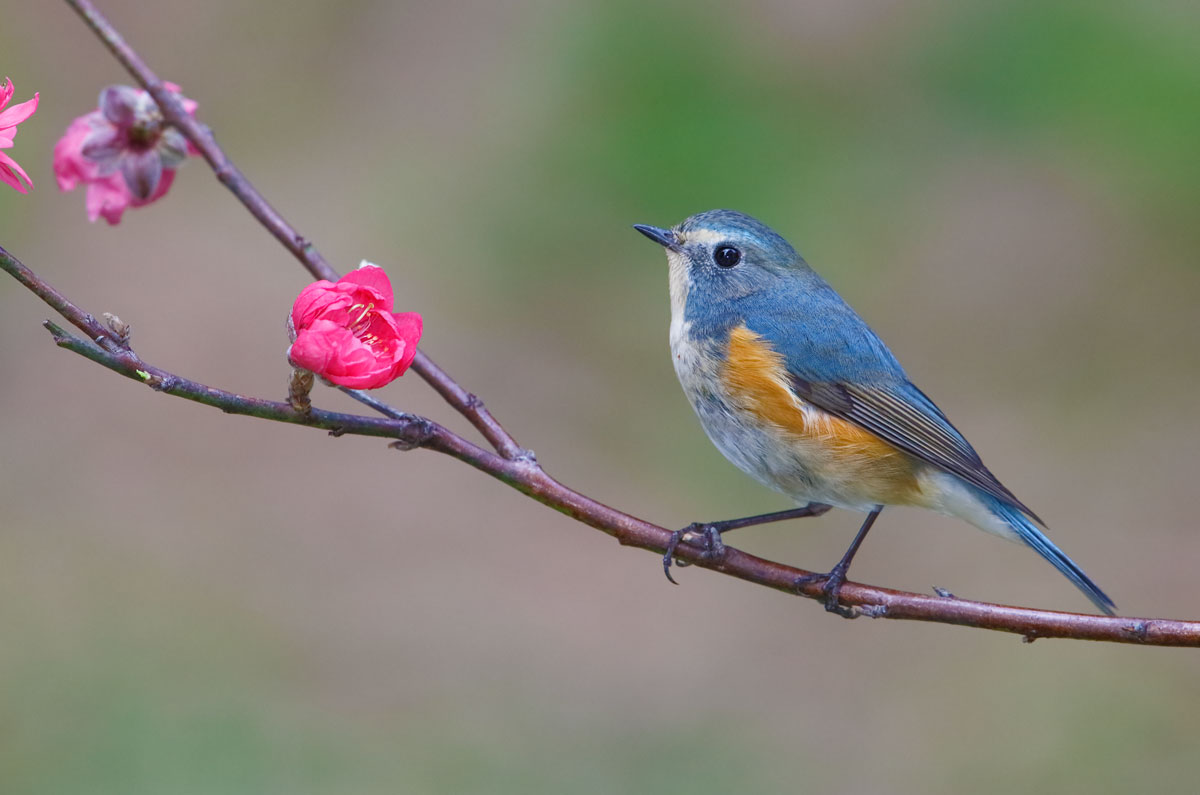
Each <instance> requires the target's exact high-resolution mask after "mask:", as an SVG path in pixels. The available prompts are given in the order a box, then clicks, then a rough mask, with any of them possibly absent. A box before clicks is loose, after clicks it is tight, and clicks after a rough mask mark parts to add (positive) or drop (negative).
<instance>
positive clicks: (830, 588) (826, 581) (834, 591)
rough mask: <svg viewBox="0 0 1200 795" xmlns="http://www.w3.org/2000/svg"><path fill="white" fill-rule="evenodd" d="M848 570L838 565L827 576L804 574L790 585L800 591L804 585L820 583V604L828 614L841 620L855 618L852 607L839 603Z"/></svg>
mask: <svg viewBox="0 0 1200 795" xmlns="http://www.w3.org/2000/svg"><path fill="white" fill-rule="evenodd" d="M848 568H849V567H848V566H843V565H842V564H841V563H839V564H838V565H836V566H834V567H833V569H832V570H830V571H829V573H828V574H806V575H804V576H803V577H797V578H796V579H795V581H794V582H793V583H792V587H794V588H796V589H797V590H800V589H801V588H803V587H804V586H806V585H812V584H813V583H817V582H820V583H822V585H821V594H822V598H821V603H822V604H824V605H825V609H826V610H828V611H829V612H830V613H837V614H838V615H839V616H841V617H842V618H857V617H858V613H857V612H856V611H855V610H854V608H853V607H847V606H845V605H843V604H842V603H841V594H842V586H843V585H844V584H845V582H846V570H847V569H848Z"/></svg>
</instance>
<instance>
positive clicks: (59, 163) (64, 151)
mask: <svg viewBox="0 0 1200 795" xmlns="http://www.w3.org/2000/svg"><path fill="white" fill-rule="evenodd" d="M165 85H166V87H167V88H168V89H169V90H170V91H173V92H175V93H179V86H176V85H174V84H173V83H166V84H165ZM181 99H182V100H183V106H184V109H185V110H187V112H188V113H189V114H190V115H193V116H194V115H195V113H196V103H195V102H194V101H193V100H190V99H187V98H186V97H181ZM99 104H100V107H99V108H97V109H96V110H94V111H92V112H91V113H87V114H84V115H83V116H80V117H78V118H76V119H75V120H74V121H72V122H71V124H70V126H69V127H67V131H66V132H65V133H64V134H63V137H62V138H60V139H59V141H58V143H57V144H56V145H55V146H54V176H55V178H56V179H57V180H58V187H59V188H60V189H61V190H64V191H68V190H73V189H74V188H75V187H76V186H77V185H79V184H81V183H82V184H84V185H87V211H88V220H90V221H95V220H96V219H97V218H99V217H101V216H103V217H104V220H106V221H108V223H109V224H117V223H120V221H121V215H122V214H123V213H124V212H125V209H126V208H127V207H142V206H144V205H147V204H150V203H151V202H155V201H157V200H158V199H161V198H162V197H163V196H165V195H166V193H167V190H169V189H170V187H171V183H172V182H173V181H174V179H175V169H176V168H177V167H178V166H179V165H180V164H181V163H182V162H183V160H184V159H185V158H187V157H188V156H189V155H197V154H199V152H197V151H196V149H195V148H194V147H192V146H191V144H189V143H188V142H187V140H186V139H185V138H184V137H183V134H182V133H180V132H179V131H178V130H176V129H175V128H173V127H170V126H168V125H167V124H166V123H165V122H164V121H163V118H162V112H161V111H160V110H159V109H158V105H156V104H155V103H154V100H153V99H152V98H151V97H150V95H149V94H148V93H147V92H145V91H141V90H138V89H135V88H131V87H129V86H109V87H107V88H105V89H104V90H103V91H101V92H100V103H99Z"/></svg>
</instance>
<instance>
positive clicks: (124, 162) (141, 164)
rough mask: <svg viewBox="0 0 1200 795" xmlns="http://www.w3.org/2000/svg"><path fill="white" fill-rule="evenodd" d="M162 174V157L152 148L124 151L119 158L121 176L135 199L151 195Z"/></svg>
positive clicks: (156, 187)
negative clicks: (142, 150)
mask: <svg viewBox="0 0 1200 795" xmlns="http://www.w3.org/2000/svg"><path fill="white" fill-rule="evenodd" d="M162 175H163V167H162V158H161V157H159V154H158V152H156V151H154V150H153V149H147V150H146V151H144V152H126V153H125V155H124V156H123V157H122V158H121V176H123V177H124V178H125V186H126V187H127V188H129V192H130V193H131V194H132V195H133V197H134V198H135V199H138V200H140V201H146V200H147V199H149V198H150V197H151V196H153V195H154V192H155V191H156V190H158V181H159V180H160V179H162Z"/></svg>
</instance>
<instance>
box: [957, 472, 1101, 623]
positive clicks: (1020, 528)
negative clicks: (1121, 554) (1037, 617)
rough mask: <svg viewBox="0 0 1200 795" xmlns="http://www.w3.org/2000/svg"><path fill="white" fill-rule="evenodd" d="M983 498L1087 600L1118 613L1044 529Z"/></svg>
mask: <svg viewBox="0 0 1200 795" xmlns="http://www.w3.org/2000/svg"><path fill="white" fill-rule="evenodd" d="M981 496H982V497H983V498H984V501H985V502H987V504H988V507H990V508H991V509H992V511H993V512H995V513H996V515H997V516H999V517H1000V518H1002V519H1003V520H1004V521H1005V522H1007V523H1008V524H1009V525H1011V526H1012V528H1013V529H1014V530H1016V531H1017V535H1019V536H1020V537H1021V540H1022V541H1024V542H1025V543H1026V544H1028V545H1029V546H1031V547H1033V548H1034V550H1036V551H1037V553H1038V554H1039V555H1041V556H1042V557H1043V558H1045V559H1046V560H1048V561H1050V562H1051V563H1053V564H1054V568H1056V569H1058V570H1059V571H1061V572H1062V573H1063V574H1065V575H1066V577H1067V579H1068V580H1070V581H1071V582H1073V583H1075V587H1076V588H1078V589H1079V590H1081V591H1083V592H1084V593H1085V594H1086V595H1087V598H1088V599H1091V600H1092V604H1094V605H1095V606H1096V607H1098V608H1100V610H1101V611H1103V612H1104V613H1106V614H1108V615H1110V616H1115V615H1116V614H1117V612H1116V611H1117V606H1116V605H1115V604H1113V600H1112V599H1109V598H1108V595H1107V594H1106V593H1104V591H1102V590H1100V586H1098V585H1096V583H1094V582H1092V580H1091V578H1090V577H1088V576H1087V575H1086V574H1084V573H1083V569H1081V568H1079V567H1078V566H1076V565H1075V561H1073V560H1071V559H1070V558H1068V557H1067V556H1066V555H1065V554H1064V553H1063V551H1062V550H1061V549H1059V548H1058V547H1056V546H1054V544H1053V543H1052V542H1051V541H1050V539H1048V538H1046V535H1045V534H1044V533H1043V532H1042V531H1041V530H1038V529H1037V527H1036V526H1035V525H1034V524H1033V522H1032V521H1030V520H1029V518H1028V517H1026V516H1025V514H1023V513H1021V511H1020V510H1018V509H1017V508H1014V507H1013V506H1011V505H1007V504H1005V503H1002V502H1000V501H999V500H997V499H995V498H994V497H992V496H991V495H981Z"/></svg>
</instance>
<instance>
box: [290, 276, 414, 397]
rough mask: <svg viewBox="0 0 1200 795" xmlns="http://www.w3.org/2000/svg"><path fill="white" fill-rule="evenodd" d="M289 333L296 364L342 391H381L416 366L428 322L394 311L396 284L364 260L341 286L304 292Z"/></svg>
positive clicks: (318, 286) (325, 284) (330, 284)
mask: <svg viewBox="0 0 1200 795" xmlns="http://www.w3.org/2000/svg"><path fill="white" fill-rule="evenodd" d="M288 328H289V330H290V331H291V333H292V339H293V341H292V346H291V347H290V348H288V359H289V360H290V361H291V363H292V364H294V365H295V366H297V367H301V368H304V369H305V370H311V371H312V372H314V373H316V374H317V375H319V376H321V377H322V378H325V379H326V380H328V381H331V382H333V383H335V384H338V385H340V386H346V387H350V388H352V389H378V388H379V387H381V386H384V385H386V384H389V383H391V382H392V381H394V380H395V379H396V378H398V377H400V376H401V375H403V374H404V371H405V370H407V369H408V366H409V365H410V364H412V360H413V357H414V356H416V355H417V342H418V341H420V339H421V329H422V321H421V315H420V314H418V313H416V312H400V313H394V312H392V283H391V282H390V281H389V280H388V277H387V274H386V273H384V272H383V268H380V267H379V266H378V265H372V264H371V263H369V262H365V261H364V262H363V263H362V265H360V266H359V268H358V270H354V271H351V272H350V273H348V274H346V275H345V276H343V277H342V278H340V279H338V280H337V282H336V283H334V282H329V281H325V280H321V281H319V282H313V283H312V284H310V285H308V286H307V287H305V288H304V289H303V290H302V291H300V295H299V296H298V297H297V298H296V302H295V304H293V305H292V314H291V317H290V318H289V319H288Z"/></svg>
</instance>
